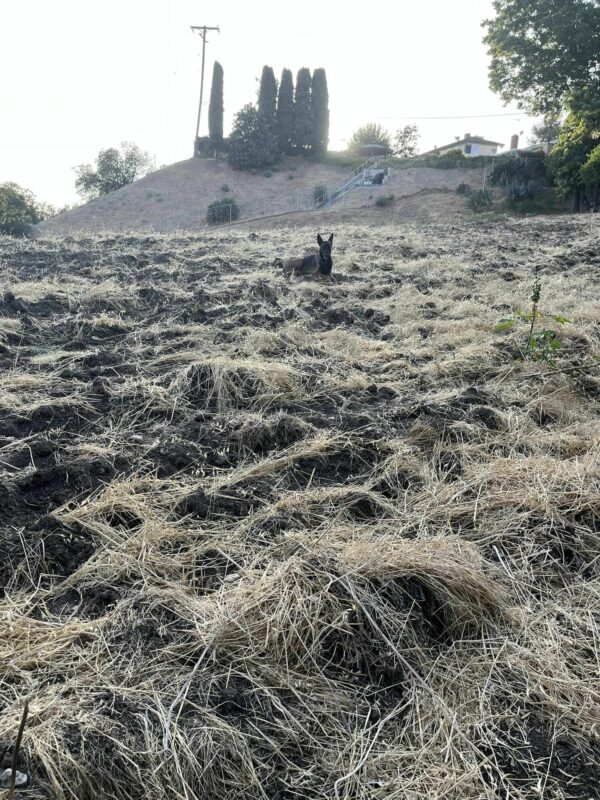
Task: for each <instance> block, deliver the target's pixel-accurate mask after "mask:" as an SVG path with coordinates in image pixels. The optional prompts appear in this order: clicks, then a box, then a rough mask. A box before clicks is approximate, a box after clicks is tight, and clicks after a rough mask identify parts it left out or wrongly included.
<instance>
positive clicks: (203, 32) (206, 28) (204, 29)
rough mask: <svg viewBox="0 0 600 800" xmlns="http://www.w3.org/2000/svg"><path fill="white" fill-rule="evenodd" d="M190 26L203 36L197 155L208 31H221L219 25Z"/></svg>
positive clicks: (196, 140)
mask: <svg viewBox="0 0 600 800" xmlns="http://www.w3.org/2000/svg"><path fill="white" fill-rule="evenodd" d="M190 28H191V29H192V30H193V31H200V36H201V37H202V73H201V76H200V102H199V103H198V122H197V123H196V138H195V139H194V155H196V153H197V151H198V137H199V136H200V114H201V112H202V94H203V91H204V55H205V51H206V32H207V31H217V33H221V31H220V30H219V28H218V27H216V28H211V27H209V26H208V25H190Z"/></svg>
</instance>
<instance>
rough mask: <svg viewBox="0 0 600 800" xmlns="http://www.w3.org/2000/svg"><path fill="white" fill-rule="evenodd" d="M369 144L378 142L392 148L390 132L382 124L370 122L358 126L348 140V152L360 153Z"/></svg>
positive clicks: (389, 148)
mask: <svg viewBox="0 0 600 800" xmlns="http://www.w3.org/2000/svg"><path fill="white" fill-rule="evenodd" d="M367 144H378V145H382V146H383V147H386V148H387V149H388V150H391V144H390V134H389V131H387V130H386V129H385V128H384V127H383V126H382V125H378V124H376V123H375V122H369V123H368V124H367V125H361V127H360V128H357V129H356V130H355V131H354V133H353V134H352V137H351V138H350V141H349V142H348V152H349V153H353V154H358V153H359V152H360V149H361V147H364V145H367Z"/></svg>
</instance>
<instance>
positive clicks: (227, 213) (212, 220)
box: [206, 197, 240, 225]
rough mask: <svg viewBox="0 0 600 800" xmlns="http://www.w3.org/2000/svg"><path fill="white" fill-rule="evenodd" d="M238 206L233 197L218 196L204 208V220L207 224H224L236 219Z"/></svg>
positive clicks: (238, 211) (238, 212) (238, 210)
mask: <svg viewBox="0 0 600 800" xmlns="http://www.w3.org/2000/svg"><path fill="white" fill-rule="evenodd" d="M239 215H240V207H239V206H238V204H237V203H236V201H235V199H234V198H233V197H220V198H219V199H218V200H215V201H214V202H212V203H211V204H210V205H209V206H208V209H207V210H206V221H207V222H208V223H209V225H218V224H221V225H222V224H225V223H227V222H232V221H233V220H234V219H237V218H238V217H239Z"/></svg>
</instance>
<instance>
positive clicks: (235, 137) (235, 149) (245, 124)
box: [229, 103, 279, 169]
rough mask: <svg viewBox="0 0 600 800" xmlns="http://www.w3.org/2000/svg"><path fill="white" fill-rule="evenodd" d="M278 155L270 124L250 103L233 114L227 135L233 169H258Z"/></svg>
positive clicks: (272, 161) (273, 161)
mask: <svg viewBox="0 0 600 800" xmlns="http://www.w3.org/2000/svg"><path fill="white" fill-rule="evenodd" d="M278 157H279V149H278V147H277V139H276V137H275V133H274V131H273V128H272V126H271V125H269V124H268V123H267V122H266V121H265V118H264V117H263V115H262V114H260V113H259V112H258V110H257V109H256V108H255V107H254V106H253V105H252V104H251V103H248V105H245V106H244V107H243V108H242V109H241V111H238V113H237V114H236V115H235V118H234V121H233V129H232V131H231V135H230V136H229V163H230V164H231V166H232V167H233V168H234V169H260V168H262V167H268V166H270V165H271V164H274V163H275V161H277V158H278Z"/></svg>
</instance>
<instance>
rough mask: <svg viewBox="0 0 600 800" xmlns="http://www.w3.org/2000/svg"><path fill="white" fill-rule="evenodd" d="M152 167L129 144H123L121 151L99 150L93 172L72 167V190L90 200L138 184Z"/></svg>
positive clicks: (86, 167)
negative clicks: (73, 175) (135, 182)
mask: <svg viewBox="0 0 600 800" xmlns="http://www.w3.org/2000/svg"><path fill="white" fill-rule="evenodd" d="M151 167H152V161H151V159H150V156H149V154H148V153H145V152H144V151H143V150H140V148H139V147H138V146H137V145H135V144H132V143H131V142H122V144H121V149H120V150H119V149H118V148H116V147H109V148H107V149H106V150H101V151H100V152H99V153H98V155H97V156H96V168H95V169H94V168H93V167H92V166H91V165H90V164H80V165H79V166H78V167H75V173H76V175H77V179H76V181H75V188H76V189H77V191H78V192H79V194H80V195H81V196H82V197H84V198H85V199H86V200H91V199H93V198H95V197H101V196H102V195H105V194H110V193H111V192H115V191H116V190H117V189H121V188H122V187H123V186H127V185H128V184H130V183H133V182H134V181H137V180H138V178H141V177H142V176H143V175H146V174H147V173H148V172H150V169H151Z"/></svg>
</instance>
